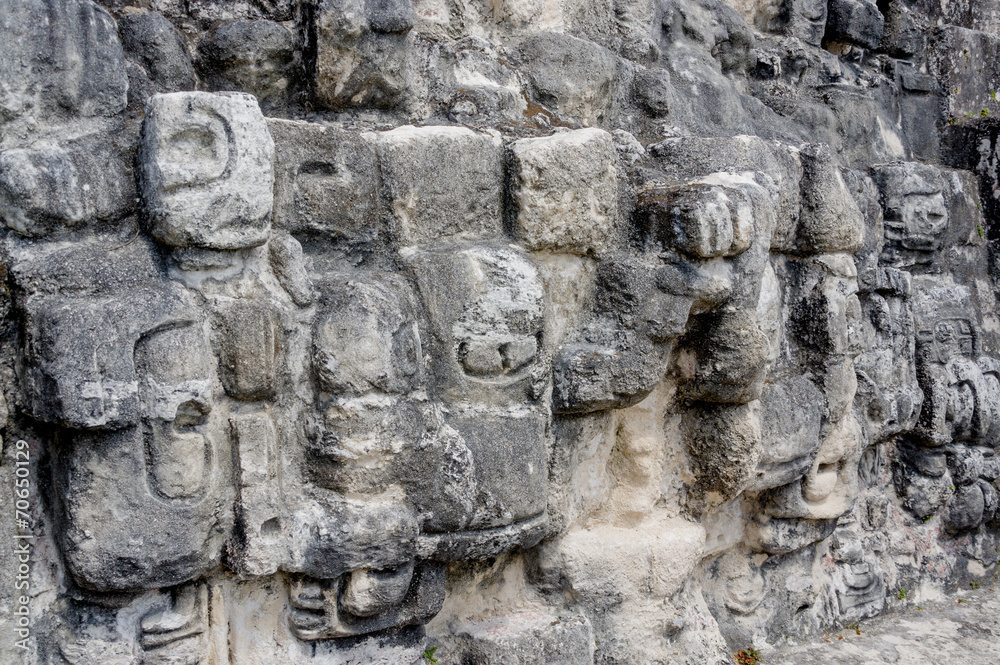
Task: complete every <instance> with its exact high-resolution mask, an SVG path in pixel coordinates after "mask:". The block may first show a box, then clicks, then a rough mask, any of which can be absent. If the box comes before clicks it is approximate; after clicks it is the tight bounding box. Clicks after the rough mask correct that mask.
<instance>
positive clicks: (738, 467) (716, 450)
mask: <svg viewBox="0 0 1000 665" xmlns="http://www.w3.org/2000/svg"><path fill="white" fill-rule="evenodd" d="M761 429H762V422H761V420H760V413H759V411H758V409H757V408H755V406H754V405H744V404H736V405H731V404H707V405H697V406H695V407H694V408H692V409H691V411H690V412H689V413H688V414H686V416H685V431H686V433H687V436H688V448H689V450H690V451H691V455H692V457H693V459H694V461H695V466H696V474H697V476H698V489H697V491H698V492H699V493H707V492H713V493H717V496H718V497H719V499H720V500H721V501H726V500H729V499H731V498H734V497H735V496H737V495H738V494H739V493H740V492H742V491H743V490H744V489H746V488H747V487H749V486H750V484H751V483H752V482H753V480H754V475H755V472H756V469H757V466H758V463H759V462H760V459H761V454H762V452H763V446H762V441H761Z"/></svg>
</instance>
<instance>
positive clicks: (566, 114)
mask: <svg viewBox="0 0 1000 665" xmlns="http://www.w3.org/2000/svg"><path fill="white" fill-rule="evenodd" d="M517 54H518V56H519V57H520V59H521V61H522V62H523V63H524V66H525V68H526V69H527V72H528V83H529V87H530V90H531V93H532V96H533V97H534V99H535V100H536V101H537V102H538V103H539V104H541V105H542V106H545V107H548V108H549V109H550V110H551V111H552V112H553V113H555V114H556V115H557V116H558V117H560V118H564V119H565V120H569V121H576V122H580V123H582V124H584V125H597V124H600V123H601V122H602V121H604V120H607V119H608V117H609V115H610V114H611V110H612V104H613V100H614V78H615V74H616V72H617V69H618V59H617V58H616V56H615V55H614V53H612V52H611V51H609V50H607V49H606V48H604V47H603V46H599V45H598V44H595V43H594V42H592V41H588V40H585V39H579V38H577V37H572V36H570V35H564V34H557V33H554V32H540V33H537V34H534V35H532V36H530V37H528V38H526V39H525V40H524V41H522V42H521V43H520V44H519V45H518V47H517Z"/></svg>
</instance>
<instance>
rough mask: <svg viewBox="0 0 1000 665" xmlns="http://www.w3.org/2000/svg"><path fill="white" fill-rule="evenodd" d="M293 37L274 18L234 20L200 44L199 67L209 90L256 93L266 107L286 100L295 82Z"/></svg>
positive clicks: (215, 30) (268, 109)
mask: <svg viewBox="0 0 1000 665" xmlns="http://www.w3.org/2000/svg"><path fill="white" fill-rule="evenodd" d="M294 59H295V51H294V39H293V37H292V33H291V32H289V31H288V29H286V28H285V27H283V26H282V25H280V24H278V23H274V22H273V21H231V22H229V23H223V24H222V25H220V26H218V27H217V28H215V29H214V30H212V32H210V33H209V34H208V35H207V36H206V38H205V39H204V41H202V42H201V43H200V44H199V45H198V68H199V71H200V72H201V76H202V79H204V81H205V83H206V85H207V86H208V88H209V90H235V91H237V92H247V93H250V94H252V95H254V96H255V97H256V98H257V101H258V102H259V103H260V105H261V108H263V109H264V110H265V111H271V110H272V109H278V108H281V107H282V106H283V105H285V104H286V103H287V99H288V95H289V94H290V92H291V88H292V83H293V78H292V77H293V72H292V68H293V61H294Z"/></svg>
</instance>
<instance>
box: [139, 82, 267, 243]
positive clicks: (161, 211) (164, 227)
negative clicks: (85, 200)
mask: <svg viewBox="0 0 1000 665" xmlns="http://www.w3.org/2000/svg"><path fill="white" fill-rule="evenodd" d="M273 158H274V141H273V140H272V139H271V136H270V134H269V133H268V131H267V125H266V124H265V123H264V117H263V116H262V115H261V113H260V108H259V107H258V106H257V102H256V101H255V100H254V98H253V97H251V96H249V95H244V94H239V93H217V94H209V93H204V92H176V93H171V94H166V95H156V96H154V97H153V98H152V99H151V100H150V106H149V110H148V111H147V114H146V120H145V122H144V123H143V133H142V143H141V149H140V157H139V160H140V165H141V166H140V171H139V176H140V178H139V181H140V186H141V191H142V197H143V206H144V208H145V213H146V216H147V218H148V223H149V228H150V232H151V233H152V235H153V237H155V238H156V239H157V240H159V241H160V242H162V243H164V244H166V245H169V246H172V247H204V248H209V249H240V248H244V247H255V246H257V245H261V244H263V243H264V242H265V241H266V240H267V234H268V232H269V231H270V224H271V205H272V202H273V200H274V193H273V189H272V188H273V185H274V167H273V164H272V161H273Z"/></svg>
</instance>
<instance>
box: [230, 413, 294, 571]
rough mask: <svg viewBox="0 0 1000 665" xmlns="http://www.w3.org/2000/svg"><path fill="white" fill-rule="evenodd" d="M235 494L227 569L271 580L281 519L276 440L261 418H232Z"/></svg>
mask: <svg viewBox="0 0 1000 665" xmlns="http://www.w3.org/2000/svg"><path fill="white" fill-rule="evenodd" d="M229 423H230V427H231V429H232V434H233V443H234V445H235V447H236V458H237V460H238V466H237V469H236V471H237V473H238V476H237V492H238V499H237V504H236V514H235V518H236V521H235V528H234V531H233V535H234V540H233V542H232V544H231V546H230V547H229V548H228V550H227V552H228V559H229V563H230V565H232V566H233V567H234V569H235V570H236V572H237V573H239V574H241V575H272V574H274V573H275V572H276V571H277V570H278V567H279V565H280V564H281V563H282V560H283V558H284V555H285V554H286V552H285V543H283V542H282V541H283V538H284V536H285V528H286V526H287V524H286V523H285V521H286V518H285V515H284V514H283V507H282V505H281V493H280V485H279V483H278V467H279V464H280V459H279V457H278V434H277V431H276V429H275V426H274V421H273V420H272V418H271V416H270V415H269V414H268V413H266V412H259V413H247V414H239V415H234V416H231V417H230V419H229Z"/></svg>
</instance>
